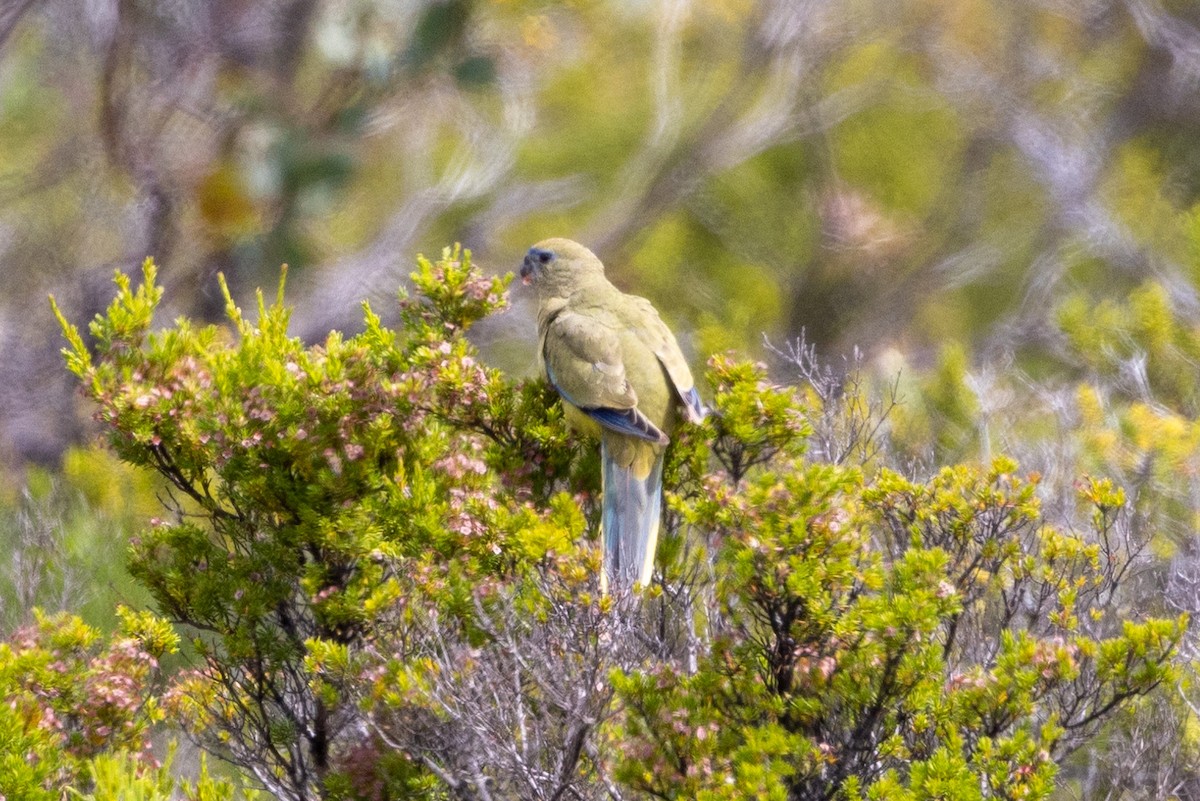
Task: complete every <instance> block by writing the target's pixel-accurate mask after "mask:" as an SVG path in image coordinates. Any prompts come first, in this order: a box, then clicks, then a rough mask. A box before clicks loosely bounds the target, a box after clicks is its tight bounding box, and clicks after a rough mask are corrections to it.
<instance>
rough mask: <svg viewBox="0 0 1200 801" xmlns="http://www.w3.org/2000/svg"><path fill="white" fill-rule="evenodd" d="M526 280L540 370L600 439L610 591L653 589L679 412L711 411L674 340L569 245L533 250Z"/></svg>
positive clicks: (644, 303) (574, 418) (581, 424)
mask: <svg viewBox="0 0 1200 801" xmlns="http://www.w3.org/2000/svg"><path fill="white" fill-rule="evenodd" d="M521 279H522V282H523V283H524V284H526V285H530V286H532V287H533V290H534V292H535V293H536V296H537V334H538V363H539V365H540V367H541V369H542V370H543V372H544V374H545V376H546V380H547V381H549V382H550V384H551V386H553V387H554V389H555V390H556V391H557V392H558V394H559V396H560V397H561V398H562V401H563V408H564V416H565V418H566V420H567V422H568V423H569V424H570V425H571V427H572V428H574V429H575V430H576V431H579V432H581V433H583V434H585V435H587V436H591V437H593V438H595V439H599V440H600V463H601V482H602V483H601V492H602V501H601V515H600V529H601V547H602V551H603V554H604V572H603V574H602V575H601V585H602V587H603V588H604V590H605V591H606V592H607V590H608V588H609V587H610V586H616V587H621V588H628V587H631V586H632V585H634V584H640V585H642V586H649V583H650V579H651V576H652V575H653V571H654V551H655V548H656V546H657V544H658V528H659V522H660V519H661V516H662V471H663V456H664V454H665V452H666V446H667V443H668V442H669V441H670V439H669V435H670V433H671V432H672V430H673V428H674V426H675V423H676V420H677V414H678V413H677V409H682V410H683V413H684V415H685V416H686V418H687V419H688V420H689V421H691V422H694V423H699V422H700V421H702V420H703V419H704V416H705V414H706V409H705V408H704V404H703V403H702V402H701V400H700V393H699V392H698V391H697V390H696V385H695V381H694V380H693V379H692V373H691V370H689V369H688V365H687V360H686V359H685V358H684V356H683V353H682V352H681V351H680V350H679V343H678V342H677V341H676V340H675V336H674V334H672V333H671V330H670V329H669V328H667V326H666V324H665V323H663V321H662V319H661V318H660V317H659V315H658V312H657V311H655V309H654V307H653V306H652V305H651V304H650V301H648V300H646V299H645V298H640V297H637V296H635V295H626V294H624V293H623V292H621V291H620V290H619V289H617V288H616V287H615V286H613V285H612V284H611V283H610V282H609V281H608V279H607V278H606V277H605V276H604V264H603V263H602V262H601V261H600V259H599V258H597V257H596V255H595V254H594V253H592V251H590V250H588V249H587V248H586V247H584V246H583V245H581V244H579V243H578V242H574V241H572V240H570V239H560V238H555V239H546V240H544V241H542V242H538V243H537V244H536V245H534V246H533V247H531V248H530V249H529V251H528V252H527V253H526V254H525V259H524V261H523V262H522V264H521Z"/></svg>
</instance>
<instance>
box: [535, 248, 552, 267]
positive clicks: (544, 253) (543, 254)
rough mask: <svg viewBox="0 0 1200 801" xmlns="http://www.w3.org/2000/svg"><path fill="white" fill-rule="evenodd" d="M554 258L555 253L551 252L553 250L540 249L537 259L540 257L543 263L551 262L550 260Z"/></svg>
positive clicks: (539, 259)
mask: <svg viewBox="0 0 1200 801" xmlns="http://www.w3.org/2000/svg"><path fill="white" fill-rule="evenodd" d="M553 258H554V254H553V253H551V252H550V251H548V250H540V251H538V254H537V259H538V261H540V262H541V263H542V264H549V263H550V260H551V259H553Z"/></svg>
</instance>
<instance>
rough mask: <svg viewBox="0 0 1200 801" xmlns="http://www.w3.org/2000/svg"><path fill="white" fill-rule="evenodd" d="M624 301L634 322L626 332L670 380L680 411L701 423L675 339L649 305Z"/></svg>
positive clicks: (700, 406) (701, 409) (633, 298)
mask: <svg viewBox="0 0 1200 801" xmlns="http://www.w3.org/2000/svg"><path fill="white" fill-rule="evenodd" d="M628 297H629V299H630V300H631V301H632V303H630V304H629V305H628V308H629V309H630V311H631V312H632V314H633V316H634V319H631V320H629V321H628V322H629V325H630V328H631V329H633V330H634V331H635V332H636V334H637V336H638V339H640V340H641V341H642V342H644V343H645V345H646V347H648V348H649V349H650V350H651V352H653V353H654V355H655V356H656V357H657V358H658V361H659V363H660V364H661V365H662V366H663V369H664V370H665V371H666V373H667V377H668V378H670V379H671V384H672V385H673V386H674V388H675V392H676V393H677V394H678V395H679V399H680V401H682V402H683V409H684V412H685V414H686V415H687V418H688V420H689V421H691V422H693V423H699V422H700V421H701V420H703V419H704V416H705V414H706V411H705V409H704V404H703V403H701V401H700V393H699V392H697V391H696V381H695V379H693V378H692V371H691V370H690V369H688V365H687V359H685V358H684V357H683V352H682V351H681V350H679V343H678V342H677V341H676V339H675V335H674V334H672V333H671V329H670V328H667V324H666V323H664V322H663V321H662V318H661V317H659V316H658V311H657V310H656V309H655V308H654V306H653V305H651V303H650V301H648V300H646V299H645V298H639V297H637V296H633V295H630V296H628Z"/></svg>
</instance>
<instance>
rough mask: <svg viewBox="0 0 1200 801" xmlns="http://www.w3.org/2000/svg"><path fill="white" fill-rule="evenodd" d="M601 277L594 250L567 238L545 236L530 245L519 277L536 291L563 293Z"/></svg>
mask: <svg viewBox="0 0 1200 801" xmlns="http://www.w3.org/2000/svg"><path fill="white" fill-rule="evenodd" d="M597 279H599V280H603V279H604V264H602V263H601V261H600V259H598V258H596V254H595V253H592V251H590V250H588V249H587V248H585V247H584V246H583V245H581V244H579V243H578V242H572V241H571V240H570V239H545V240H542V241H541V242H538V243H537V244H536V245H534V246H533V247H531V248H530V249H529V251H528V252H527V253H526V254H525V260H524V261H523V262H522V263H521V281H522V282H523V283H525V284H526V285H532V286H533V287H535V288H536V289H537V290H538V292H539V293H541V294H543V295H549V296H562V297H565V296H567V295H569V294H571V292H573V291H575V290H576V289H578V288H579V287H580V286H582V285H584V284H587V283H589V282H591V281H594V280H597Z"/></svg>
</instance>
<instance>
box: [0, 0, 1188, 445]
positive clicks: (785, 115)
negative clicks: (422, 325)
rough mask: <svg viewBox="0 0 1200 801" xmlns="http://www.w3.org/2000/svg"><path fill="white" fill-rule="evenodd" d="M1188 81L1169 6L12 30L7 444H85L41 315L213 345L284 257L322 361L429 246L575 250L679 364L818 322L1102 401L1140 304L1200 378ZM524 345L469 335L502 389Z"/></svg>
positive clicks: (459, 9) (486, 8) (461, 0)
mask: <svg viewBox="0 0 1200 801" xmlns="http://www.w3.org/2000/svg"><path fill="white" fill-rule="evenodd" d="M1197 52H1200V10H1197V8H1196V7H1195V6H1194V4H1191V3H1182V2H1165V1H1164V0H1072V2H1061V1H1060V0H1017V1H1015V2H1007V3H988V2H983V1H982V0H900V1H895V0H888V2H881V1H880V0H608V1H603V0H572V1H571V2H553V3H551V2H539V1H537V0H204V2H197V1H195V0H87V1H86V2H85V1H84V0H10V2H9V3H7V4H5V6H4V8H3V9H2V10H0V260H2V261H3V265H4V269H3V270H2V271H0V281H3V288H4V291H3V292H2V293H0V298H3V300H2V301H0V339H2V340H3V342H4V344H5V352H6V354H7V358H6V359H5V360H4V361H3V364H2V365H0V373H2V375H0V378H2V379H3V380H2V381H0V387H3V389H2V390H0V391H2V392H3V393H4V396H5V397H4V401H5V402H4V403H3V404H0V408H2V409H3V412H2V414H0V443H2V444H3V450H4V453H5V454H6V456H7V459H8V461H9V462H10V463H14V464H19V463H23V462H27V461H29V460H34V461H40V462H43V463H50V464H53V463H56V462H57V460H58V457H59V456H60V454H61V453H62V451H63V449H64V448H65V447H67V446H68V445H69V444H71V443H72V442H75V441H77V440H78V438H79V437H80V436H81V435H82V434H84V433H85V431H86V426H85V423H84V422H81V415H80V414H79V409H78V408H77V407H76V404H75V403H74V402H73V400H72V396H71V390H70V388H69V386H68V384H67V382H66V380H65V378H64V377H63V376H62V371H61V370H59V369H58V357H57V350H58V346H59V342H58V339H57V335H56V334H55V333H54V328H53V326H52V322H51V319H50V315H49V312H48V310H47V309H46V306H45V304H44V300H43V299H44V296H45V294H46V293H47V292H48V291H53V292H55V293H56V294H57V295H58V296H59V297H60V298H62V299H63V300H64V305H65V306H66V307H67V309H68V311H69V312H71V313H73V316H74V317H75V318H76V319H78V318H79V317H80V316H81V315H83V316H90V314H92V313H94V312H95V311H98V310H99V309H100V308H101V307H102V305H103V303H104V301H105V299H106V298H107V293H108V279H109V277H110V276H111V274H112V271H113V270H114V269H121V270H128V269H130V268H131V267H133V266H135V265H137V264H139V263H140V262H141V260H142V258H144V257H145V256H147V255H152V256H154V257H155V258H156V259H157V260H158V262H159V264H161V265H163V271H164V281H165V282H166V283H167V287H168V293H167V295H168V297H170V298H172V299H173V302H174V303H175V304H176V308H174V309H173V310H172V311H173V312H176V313H187V314H189V315H193V316H199V317H202V318H208V319H215V318H218V317H219V316H220V312H221V309H220V305H221V304H220V301H219V293H218V291H217V287H216V280H215V275H216V273H217V272H219V271H222V272H224V273H225V274H226V275H227V276H228V277H229V279H230V281H231V284H232V286H233V288H234V291H235V294H237V295H239V296H240V297H246V296H248V293H249V292H250V291H252V290H253V288H254V287H256V286H259V285H268V286H269V285H272V284H273V283H274V281H275V277H276V275H277V271H278V269H279V265H280V264H281V263H283V262H287V263H288V264H289V265H290V267H291V273H290V274H291V276H292V280H291V286H290V291H289V297H290V299H291V300H292V301H293V302H295V303H296V304H297V306H298V309H297V314H296V317H295V326H296V329H297V332H298V333H300V334H302V335H304V336H305V337H306V338H309V339H314V338H318V337H320V336H321V335H323V333H324V332H326V331H328V330H329V329H330V328H354V327H355V325H356V322H355V321H356V320H357V319H358V315H357V304H358V302H359V301H360V300H361V299H362V298H364V297H379V296H382V297H384V298H387V297H391V296H392V295H393V293H394V291H395V288H396V286H397V285H398V284H400V283H402V282H403V280H404V276H405V275H406V274H407V271H408V265H409V263H410V260H411V256H412V254H413V253H415V252H417V251H424V252H431V253H436V252H438V251H440V248H441V247H442V246H443V245H444V244H445V243H447V242H452V241H462V242H464V243H465V244H467V245H468V246H469V247H471V248H472V249H473V250H474V252H475V255H476V260H477V262H478V263H481V264H484V265H488V266H490V268H491V269H492V270H494V271H497V272H505V271H508V270H510V269H511V268H512V267H513V266H514V265H516V264H517V262H518V260H519V257H520V255H521V254H522V252H523V251H524V250H525V248H526V247H528V246H529V245H530V244H531V243H533V242H534V241H537V240H538V239H541V238H543V237H546V236H550V235H566V236H572V237H574V238H577V239H580V240H581V241H583V242H585V243H587V244H589V245H590V246H591V247H593V249H594V250H596V251H597V252H598V253H599V254H600V255H601V256H602V257H603V258H604V259H605V260H606V262H607V263H608V264H609V268H610V272H611V273H612V276H613V277H614V279H615V280H616V281H617V283H618V284H619V285H621V286H622V287H624V288H625V289H627V290H630V291H636V292H639V293H641V294H644V295H646V296H648V297H650V298H651V299H652V300H653V301H654V302H655V303H656V304H658V305H659V306H660V307H661V308H662V309H663V310H664V313H665V315H666V316H667V317H668V318H669V320H670V322H671V323H672V324H673V325H674V326H675V327H676V330H678V331H680V332H681V334H682V338H683V339H684V341H685V345H686V347H687V348H688V350H689V351H690V352H691V353H693V354H694V355H695V356H696V357H697V360H700V359H701V358H703V357H705V356H707V355H708V354H711V353H713V352H717V351H722V350H726V349H731V348H732V349H738V350H742V351H750V352H755V351H757V350H759V349H760V348H761V341H760V338H761V336H762V335H763V334H764V333H766V334H768V335H770V336H771V337H774V338H784V337H790V336H793V335H795V334H797V333H799V332H800V331H801V329H803V330H804V331H805V332H806V336H807V341H808V342H809V343H811V344H816V345H817V346H818V348H819V349H820V351H821V352H822V353H823V354H827V355H831V356H833V357H834V358H836V357H838V356H839V355H840V354H843V353H847V352H849V351H850V349H851V348H853V347H858V348H861V349H862V351H863V352H864V353H865V354H866V355H867V356H868V358H870V359H876V358H883V359H885V363H886V366H887V367H888V369H890V370H892V371H893V372H894V371H896V370H897V369H899V368H900V367H901V366H904V367H908V368H909V369H917V370H925V369H932V368H934V367H935V366H936V365H938V364H939V363H940V361H943V360H945V359H950V360H951V361H954V360H959V361H961V362H962V364H963V366H964V369H974V367H976V366H978V365H979V364H980V363H981V362H983V361H986V362H988V363H993V364H1005V363H1007V364H1014V365H1016V366H1017V367H1019V368H1020V369H1022V370H1028V371H1029V372H1030V374H1031V375H1034V376H1038V377H1040V376H1045V375H1059V376H1061V375H1065V374H1070V373H1071V371H1074V372H1075V373H1076V374H1078V373H1079V372H1080V371H1090V370H1099V371H1110V372H1111V371H1112V370H1115V369H1117V367H1118V365H1117V364H1116V362H1115V361H1114V359H1116V358H1118V357H1119V356H1120V355H1121V353H1120V352H1121V351H1122V350H1124V351H1126V352H1129V351H1132V350H1135V349H1137V347H1139V346H1138V343H1136V342H1133V341H1132V340H1130V339H1129V338H1128V334H1129V329H1128V326H1126V327H1125V328H1122V327H1121V326H1120V325H1117V326H1115V327H1109V326H1106V327H1105V330H1104V332H1103V333H1101V334H1097V335H1096V336H1097V337H1098V338H1099V339H1098V340H1097V339H1095V338H1093V340H1089V339H1088V336H1089V335H1088V334H1087V332H1086V329H1087V328H1088V326H1089V321H1091V322H1096V321H1098V320H1099V319H1100V317H1101V316H1107V317H1106V318H1105V319H1108V318H1112V317H1120V316H1121V315H1122V314H1124V312H1121V311H1119V309H1120V308H1122V306H1121V304H1122V303H1124V302H1125V300H1126V298H1127V297H1133V298H1137V299H1139V300H1136V301H1135V302H1136V303H1140V304H1143V305H1145V304H1146V303H1156V304H1159V305H1160V306H1162V307H1164V308H1165V309H1166V313H1168V314H1169V315H1171V316H1173V319H1174V320H1175V323H1174V324H1175V325H1177V326H1180V327H1181V332H1180V333H1179V335H1178V336H1177V337H1176V338H1175V339H1174V340H1172V341H1171V342H1170V343H1167V344H1166V345H1165V347H1167V348H1168V349H1169V350H1171V351H1172V352H1178V353H1180V354H1181V357H1182V358H1189V359H1190V358H1191V354H1192V353H1194V352H1195V351H1194V350H1191V351H1189V350H1187V349H1186V348H1184V347H1183V346H1184V344H1186V342H1188V341H1190V340H1191V339H1192V338H1193V335H1192V334H1191V333H1189V332H1191V331H1193V330H1194V328H1195V325H1196V322H1197V318H1198V317H1200V297H1198V295H1197V289H1196V287H1197V281H1198V280H1200V213H1198V212H1197V205H1196V203H1197V199H1198V197H1200V138H1198V137H1197V136H1196V131H1197V126H1198V125H1200V116H1198V112H1200V100H1197V98H1198V97H1200V95H1197V93H1196V92H1195V91H1194V87H1195V86H1196V81H1197V80H1198V79H1200V59H1198V58H1197V56H1196V53H1197ZM1130 293H1134V294H1132V295H1131V294H1130ZM386 305H387V304H385V303H379V304H377V306H379V307H380V308H383V307H384V306H386ZM1142 311H1143V312H1146V310H1145V309H1143V310H1142ZM529 317H530V312H529V308H528V306H521V305H518V307H517V309H516V311H515V312H514V313H512V314H510V315H508V316H507V317H506V318H504V319H502V320H500V321H497V322H496V323H494V324H492V325H491V326H490V327H489V328H487V329H485V330H484V331H483V332H482V333H481V337H482V338H483V339H485V340H486V342H485V345H486V346H487V347H486V352H488V353H490V354H491V355H492V357H493V359H494V360H495V361H496V362H497V363H499V364H502V365H503V366H505V367H506V368H507V369H510V370H512V371H514V372H517V373H527V372H531V370H532V368H533V364H534V360H533V356H532V344H531V343H532V338H531V337H530V336H529V331H530V328H531V323H530V320H529ZM1093 327H1094V326H1093ZM949 342H953V343H957V344H955V345H954V346H953V347H954V348H959V349H961V353H958V351H955V353H958V355H955V353H951V354H950V355H947V354H946V353H945V352H944V350H945V346H946V343H949ZM1122 343H1124V344H1122ZM1160 344H1161V343H1160ZM1110 346H1111V347H1110ZM1110 356H1111V357H1112V358H1110ZM1106 360H1107V362H1109V363H1108V364H1107V366H1106V365H1105V364H1103V362H1105V361H1106ZM1064 371H1066V372H1064ZM1154 372H1155V373H1156V376H1155V377H1154V381H1156V382H1158V383H1164V384H1169V383H1170V382H1171V381H1172V378H1171V376H1172V375H1174V376H1175V379H1174V380H1175V382H1176V383H1179V381H1180V380H1181V379H1180V377H1179V376H1180V374H1179V373H1178V372H1176V371H1174V370H1173V369H1172V368H1171V366H1170V365H1169V364H1163V365H1161V369H1160V368H1159V367H1156V368H1155V370H1154ZM1170 392H1171V393H1173V394H1172V395H1171V396H1170V398H1169V399H1170V400H1178V401H1180V402H1181V403H1190V401H1189V400H1188V398H1187V395H1188V394H1189V393H1188V391H1187V390H1186V388H1183V387H1175V388H1173V389H1171V390H1170ZM1180 410H1181V411H1191V410H1190V408H1185V407H1181V409H1180ZM84 417H85V416H84Z"/></svg>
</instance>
